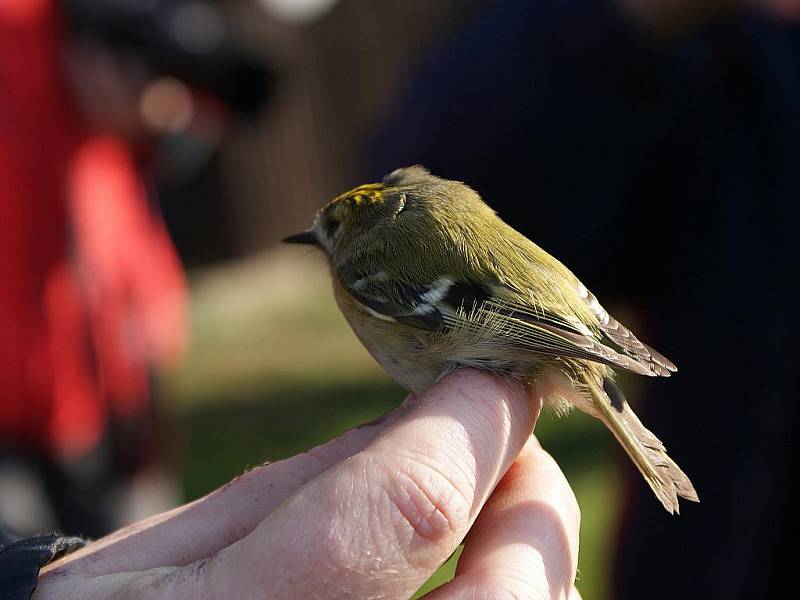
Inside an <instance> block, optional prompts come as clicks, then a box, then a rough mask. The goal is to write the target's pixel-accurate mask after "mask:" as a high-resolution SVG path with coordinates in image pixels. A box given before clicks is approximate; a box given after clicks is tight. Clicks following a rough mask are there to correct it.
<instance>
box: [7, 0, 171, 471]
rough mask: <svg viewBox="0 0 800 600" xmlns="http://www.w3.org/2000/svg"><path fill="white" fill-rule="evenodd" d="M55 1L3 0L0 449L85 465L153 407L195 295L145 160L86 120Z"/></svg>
mask: <svg viewBox="0 0 800 600" xmlns="http://www.w3.org/2000/svg"><path fill="white" fill-rule="evenodd" d="M60 42H61V35H60V31H59V26H58V19H57V15H56V14H55V10H54V7H53V3H52V0H3V1H2V2H0V227H1V228H2V232H3V233H2V234H1V235H0V448H2V447H3V446H6V447H12V448H23V449H27V450H31V451H37V452H40V453H50V454H54V453H55V454H58V455H60V456H66V457H74V456H79V455H81V454H83V453H85V452H87V451H88V450H90V449H91V448H92V447H93V446H94V445H95V444H96V443H97V441H98V440H99V439H100V437H101V436H102V434H103V432H104V431H105V429H106V426H107V424H108V422H109V419H110V418H112V417H113V418H119V419H135V418H137V417H140V416H141V415H142V414H144V413H145V412H146V411H147V410H148V401H149V396H150V389H149V380H148V376H149V371H150V369H151V368H153V367H154V366H158V365H161V364H164V363H165V362H166V361H169V360H171V359H174V358H175V357H176V356H177V354H178V353H179V352H180V350H181V349H182V347H183V344H184V338H185V332H184V318H185V314H184V313H185V298H186V292H185V290H186V286H185V280H184V277H183V273H182V270H181V267H180V264H179V261H178V258H177V256H176V254H175V252H174V250H173V248H172V245H171V243H170V241H169V238H168V236H167V234H166V232H165V229H164V227H163V224H162V222H161V221H160V219H159V218H158V216H157V215H156V214H155V213H154V212H153V211H152V210H151V209H150V206H149V204H148V199H147V193H146V190H145V188H144V186H143V184H142V181H141V177H140V175H139V173H138V170H137V167H136V164H135V161H134V158H133V156H132V154H131V152H130V150H129V148H128V147H127V146H126V144H125V143H123V142H122V141H120V140H117V139H115V138H111V137H103V136H97V135H93V134H92V133H91V132H90V131H89V130H88V129H87V127H86V126H85V125H83V124H82V122H81V120H80V118H79V116H78V115H77V113H76V111H75V109H74V107H73V105H72V104H71V102H70V99H69V94H68V93H67V90H66V87H65V85H64V82H63V72H62V68H61V62H60V60H61V53H60V48H61V43H60Z"/></svg>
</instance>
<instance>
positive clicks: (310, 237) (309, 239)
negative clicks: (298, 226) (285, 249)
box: [283, 229, 319, 246]
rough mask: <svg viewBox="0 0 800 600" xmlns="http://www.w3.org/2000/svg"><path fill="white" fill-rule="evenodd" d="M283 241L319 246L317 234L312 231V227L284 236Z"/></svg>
mask: <svg viewBox="0 0 800 600" xmlns="http://www.w3.org/2000/svg"><path fill="white" fill-rule="evenodd" d="M283 242H285V243H287V244H310V245H312V246H319V240H317V234H316V233H314V230H313V229H309V230H307V231H301V232H300V233H295V234H294V235H290V236H289V237H285V238H283Z"/></svg>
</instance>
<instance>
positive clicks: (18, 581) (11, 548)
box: [0, 530, 86, 600]
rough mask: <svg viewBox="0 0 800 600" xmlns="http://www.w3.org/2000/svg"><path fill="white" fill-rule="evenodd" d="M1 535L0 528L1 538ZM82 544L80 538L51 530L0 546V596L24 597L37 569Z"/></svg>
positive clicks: (30, 590)
mask: <svg viewBox="0 0 800 600" xmlns="http://www.w3.org/2000/svg"><path fill="white" fill-rule="evenodd" d="M4 535H5V534H3V533H2V530H0V539H4V538H3V536H4ZM85 545H86V540H83V539H81V538H76V537H65V536H60V535H56V534H51V535H44V536H41V537H35V538H28V539H25V540H20V541H18V542H13V543H9V544H6V545H2V546H0V600H27V599H28V598H30V597H31V595H32V594H33V592H34V590H35V589H36V583H37V579H38V577H39V569H41V568H42V567H44V566H45V565H47V564H49V563H51V562H53V561H54V560H56V559H58V558H61V557H62V556H64V555H66V554H69V553H70V552H74V551H75V550H77V549H78V548H82V547H83V546H85Z"/></svg>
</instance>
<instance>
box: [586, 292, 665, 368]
mask: <svg viewBox="0 0 800 600" xmlns="http://www.w3.org/2000/svg"><path fill="white" fill-rule="evenodd" d="M577 289H578V295H580V297H581V298H583V299H584V301H585V302H586V304H587V305H588V306H589V308H590V309H591V310H592V312H593V313H594V316H595V318H596V321H597V326H598V327H599V329H600V331H601V332H602V334H603V337H605V338H606V339H607V340H608V341H611V342H613V343H614V344H616V345H617V346H618V347H619V348H620V349H621V350H622V352H623V353H625V354H626V355H628V356H630V357H631V358H633V359H634V360H635V361H637V362H639V363H642V364H644V365H647V366H648V367H649V368H650V369H652V370H653V372H654V373H655V374H656V375H658V376H660V377H669V376H670V374H671V373H674V372H676V371H677V370H678V368H677V367H676V366H675V365H674V364H673V362H672V361H671V360H669V359H668V358H667V357H665V356H664V355H663V354H661V353H660V352H657V351H656V350H653V349H652V348H651V347H650V346H648V345H647V344H644V343H642V342H640V341H639V339H638V338H637V337H636V336H635V335H633V333H632V332H631V331H630V330H629V329H628V328H627V327H625V326H624V325H623V324H622V323H620V322H619V321H617V320H616V319H615V318H614V317H612V316H611V315H610V314H608V311H606V309H605V308H603V306H602V305H601V304H600V302H598V300H597V297H595V295H594V294H593V293H592V292H590V291H589V290H588V289H586V286H585V285H583V284H582V283H580V282H578V288H577Z"/></svg>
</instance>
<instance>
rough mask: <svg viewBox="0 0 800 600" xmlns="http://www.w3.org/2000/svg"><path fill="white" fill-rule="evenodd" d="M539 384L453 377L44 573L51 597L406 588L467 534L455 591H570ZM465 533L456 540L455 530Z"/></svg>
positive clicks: (348, 593) (513, 594)
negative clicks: (542, 434)
mask: <svg viewBox="0 0 800 600" xmlns="http://www.w3.org/2000/svg"><path fill="white" fill-rule="evenodd" d="M540 408H541V398H539V397H537V394H536V392H535V390H531V389H527V388H525V387H524V386H522V385H518V384H511V383H507V382H504V381H502V380H500V379H498V378H495V377H493V376H491V375H488V374H485V373H480V372H476V371H461V372H458V373H454V374H452V375H450V376H448V377H447V378H445V379H444V380H443V381H442V382H440V383H439V384H437V385H436V386H434V387H433V388H432V389H431V390H429V391H428V392H426V393H424V394H421V395H419V396H416V397H414V396H411V397H409V398H408V399H407V400H406V402H404V403H403V405H402V406H401V407H400V408H399V409H397V410H396V411H394V412H392V413H390V414H389V415H387V416H386V417H385V418H383V419H379V420H378V421H376V422H373V423H370V424H367V425H365V426H362V427H359V428H356V429H353V430H351V431H349V432H347V433H346V434H344V435H343V436H342V437H340V438H338V439H335V440H333V441H331V442H329V443H328V444H325V445H324V446H320V447H317V448H314V449H313V450H310V451H309V452H307V453H304V454H300V455H297V456H294V457H292V458H289V459H287V460H284V461H281V462H278V463H274V464H270V465H265V466H262V467H259V468H256V469H253V470H252V471H249V472H248V473H246V474H244V475H242V476H240V477H238V478H237V479H235V480H233V481H232V482H230V483H229V484H227V485H225V486H223V487H222V488H220V489H218V490H216V491H215V492H213V493H211V494H209V495H208V496H206V497H204V498H201V499H200V500H197V501H195V502H193V503H191V504H187V505H184V506H181V507H179V508H177V509H174V510H172V511H170V512H167V513H164V514H161V515H158V516H155V517H152V518H150V519H147V520H145V521H142V522H140V523H137V524H136V525H133V526H131V527H128V528H126V529H122V530H120V531H118V532H116V533H114V534H112V535H110V536H108V537H106V538H103V539H101V540H98V541H97V542H94V543H93V544H91V545H89V546H87V547H86V548H84V549H83V550H81V551H79V552H77V553H74V554H72V555H69V556H67V557H66V558H64V559H62V560H60V561H58V562H56V563H53V564H52V565H50V566H48V567H46V568H45V569H43V571H42V574H41V576H40V583H39V587H38V588H37V590H36V592H35V593H34V596H33V597H34V598H35V599H37V600H46V599H50V598H58V599H60V600H64V599H70V598H76V599H77V598H81V599H83V600H92V599H101V598H102V599H106V598H115V599H118V600H119V599H125V598H136V599H148V598H171V599H176V600H180V599H183V598H186V599H190V598H191V599H192V600H198V599H204V598H226V599H231V600H233V599H238V598H248V599H250V598H275V599H284V598H286V599H288V598H359V599H360V598H385V599H394V598H397V599H401V598H408V597H410V595H411V594H412V593H413V592H414V591H415V590H416V589H417V588H418V587H419V586H420V585H421V584H422V583H423V582H424V581H425V580H426V579H427V578H428V577H429V576H430V575H431V574H432V573H433V572H434V571H435V569H436V568H437V567H438V565H439V564H441V563H442V562H443V561H445V560H446V559H447V558H448V556H450V554H451V553H452V552H453V551H454V550H455V549H456V547H457V546H458V544H459V543H461V542H462V540H464V543H465V550H464V553H463V555H462V557H461V559H460V561H459V566H458V572H457V575H456V577H455V579H454V580H453V581H452V582H450V583H449V584H446V585H445V586H442V587H440V588H438V589H437V590H435V591H434V592H432V593H431V594H429V595H428V596H427V598H430V599H431V600H449V599H454V598H487V599H488V598H516V599H522V598H526V599H527V598H531V599H536V600H539V599H551V598H553V599H569V600H575V599H577V598H579V596H578V593H577V591H576V590H575V588H574V585H573V582H574V580H575V571H576V565H577V557H578V526H579V521H580V516H579V510H578V505H577V502H576V500H575V496H574V495H573V493H572V491H571V489H570V487H569V485H568V483H567V481H566V479H565V478H564V475H563V474H562V473H561V471H560V469H559V468H558V466H557V465H556V463H555V461H553V459H552V458H551V457H550V456H549V455H548V454H547V453H546V452H545V451H544V450H542V448H541V446H539V444H538V442H537V441H536V439H535V438H533V437H531V432H532V430H533V426H534V424H535V422H536V419H537V417H538V415H539V410H540ZM465 538H466V539H465Z"/></svg>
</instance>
